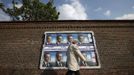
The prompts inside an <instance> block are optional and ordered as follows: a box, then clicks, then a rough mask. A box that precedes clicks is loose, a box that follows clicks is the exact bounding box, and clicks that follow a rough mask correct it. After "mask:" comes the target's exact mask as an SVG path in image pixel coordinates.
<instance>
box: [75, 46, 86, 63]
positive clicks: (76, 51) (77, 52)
mask: <svg viewBox="0 0 134 75" xmlns="http://www.w3.org/2000/svg"><path fill="white" fill-rule="evenodd" d="M73 49H74V51H75V53H76V55H78V56H79V57H80V59H81V60H83V61H87V59H86V58H85V57H84V55H83V54H82V53H81V52H80V50H79V48H78V46H76V45H73Z"/></svg>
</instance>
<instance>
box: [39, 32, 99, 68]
mask: <svg viewBox="0 0 134 75" xmlns="http://www.w3.org/2000/svg"><path fill="white" fill-rule="evenodd" d="M48 33H91V34H92V37H93V44H94V49H95V53H96V58H97V62H98V65H97V66H91V67H89V66H87V67H80V68H81V69H99V68H101V64H100V58H99V54H98V50H97V47H96V41H95V37H94V32H93V31H46V32H44V35H45V38H43V39H44V41H43V42H44V43H43V48H44V47H45V41H46V34H48ZM43 48H42V53H41V59H40V65H39V68H40V69H67V67H43V66H42V65H43V61H44V59H43V56H44V52H45V50H44V49H43Z"/></svg>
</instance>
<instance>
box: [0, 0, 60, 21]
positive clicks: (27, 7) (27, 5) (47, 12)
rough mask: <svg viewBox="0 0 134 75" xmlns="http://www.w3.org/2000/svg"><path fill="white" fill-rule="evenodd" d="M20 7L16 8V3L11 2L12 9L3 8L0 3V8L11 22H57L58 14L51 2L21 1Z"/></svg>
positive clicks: (51, 0) (50, 0)
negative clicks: (11, 19)
mask: <svg viewBox="0 0 134 75" xmlns="http://www.w3.org/2000/svg"><path fill="white" fill-rule="evenodd" d="M21 3H22V6H21V7H20V8H18V7H16V5H17V4H18V2H15V1H14V0H13V1H12V5H13V7H12V8H5V7H4V5H3V3H0V8H1V9H2V10H3V11H4V12H5V13H7V14H8V15H9V16H10V17H12V18H13V21H52V20H57V19H58V16H59V12H57V11H56V7H54V6H53V0H49V2H48V3H42V2H40V0H22V1H21Z"/></svg>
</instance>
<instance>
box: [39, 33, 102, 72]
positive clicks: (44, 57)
mask: <svg viewBox="0 0 134 75" xmlns="http://www.w3.org/2000/svg"><path fill="white" fill-rule="evenodd" d="M44 35H45V37H44V38H43V39H44V41H43V48H42V53H41V59H40V69H67V67H66V66H67V65H66V59H67V56H66V51H67V48H68V46H69V45H70V41H71V40H72V39H75V40H77V41H78V46H79V49H80V51H81V53H82V54H83V55H84V56H85V57H86V58H87V59H88V61H87V62H86V63H85V62H83V61H81V60H79V65H80V68H81V69H94V68H100V66H101V65H100V60H99V55H98V51H97V48H96V41H95V37H94V32H93V31H47V32H44Z"/></svg>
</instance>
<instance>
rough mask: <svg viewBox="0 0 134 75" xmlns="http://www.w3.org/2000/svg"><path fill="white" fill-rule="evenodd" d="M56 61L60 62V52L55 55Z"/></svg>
mask: <svg viewBox="0 0 134 75" xmlns="http://www.w3.org/2000/svg"><path fill="white" fill-rule="evenodd" d="M56 59H57V61H61V60H62V53H61V52H57V53H56Z"/></svg>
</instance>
